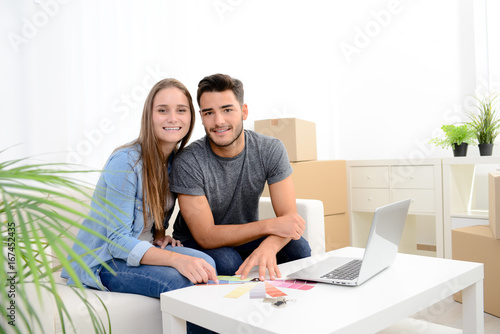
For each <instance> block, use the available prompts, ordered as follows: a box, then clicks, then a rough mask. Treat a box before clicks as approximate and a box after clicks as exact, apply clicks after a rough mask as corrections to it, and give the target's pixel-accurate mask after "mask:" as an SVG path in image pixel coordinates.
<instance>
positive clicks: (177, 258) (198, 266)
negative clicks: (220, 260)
mask: <svg viewBox="0 0 500 334" xmlns="http://www.w3.org/2000/svg"><path fill="white" fill-rule="evenodd" d="M168 256H171V263H172V264H171V266H172V267H174V268H175V269H177V271H179V272H180V273H181V274H182V275H183V276H185V277H186V278H187V279H189V280H190V281H191V282H192V283H193V284H197V283H207V282H208V280H212V281H214V282H215V283H219V280H218V279H217V273H216V272H215V269H214V267H212V266H211V265H210V264H209V263H208V262H207V261H205V260H204V259H201V258H198V257H194V256H189V255H184V254H179V253H174V252H172V254H170V255H168Z"/></svg>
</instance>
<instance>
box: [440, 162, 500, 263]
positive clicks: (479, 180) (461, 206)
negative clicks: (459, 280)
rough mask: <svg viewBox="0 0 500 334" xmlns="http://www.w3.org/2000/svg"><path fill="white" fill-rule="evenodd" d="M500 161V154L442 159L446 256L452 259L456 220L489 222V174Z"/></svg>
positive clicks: (475, 223) (473, 223)
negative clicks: (452, 237)
mask: <svg viewBox="0 0 500 334" xmlns="http://www.w3.org/2000/svg"><path fill="white" fill-rule="evenodd" d="M499 164H500V157H498V156H490V157H480V156H479V157H455V158H446V159H443V160H442V169H443V228H444V245H445V249H444V257H445V258H452V250H451V249H452V243H451V230H452V229H453V228H454V226H453V220H460V221H461V222H462V225H464V224H465V225H478V224H483V225H485V224H488V173H489V172H492V171H495V170H496V169H497V168H498V167H499ZM464 221H470V224H467V223H464Z"/></svg>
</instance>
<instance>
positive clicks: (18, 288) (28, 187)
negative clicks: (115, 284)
mask: <svg viewBox="0 0 500 334" xmlns="http://www.w3.org/2000/svg"><path fill="white" fill-rule="evenodd" d="M0 153H3V151H0ZM61 168H68V166H64V165H61V164H30V163H28V162H27V160H26V159H19V160H9V161H3V162H0V240H1V241H2V246H3V249H2V255H3V256H2V257H0V282H1V284H2V288H1V289H0V290H1V291H0V300H1V301H2V305H6V307H2V308H1V310H0V332H1V333H6V332H15V333H21V331H22V330H21V329H19V328H23V327H25V328H27V329H25V330H26V331H27V332H28V331H29V332H30V333H40V332H43V330H41V329H39V328H38V326H39V324H40V318H39V317H40V315H39V314H37V312H36V311H35V309H34V308H33V307H32V305H33V302H34V301H36V299H37V298H39V299H41V298H42V297H41V295H42V292H43V293H44V294H45V295H46V292H47V293H48V295H49V296H51V297H52V298H53V299H54V300H55V301H56V305H57V310H58V314H59V317H60V319H61V325H62V327H63V328H64V327H66V328H67V327H71V326H72V325H73V323H72V321H71V317H70V312H68V310H67V309H66V307H65V306H64V305H63V304H62V303H61V302H60V298H59V297H58V283H57V282H56V281H55V279H54V275H53V274H54V272H56V271H58V270H59V269H61V268H66V269H67V270H69V272H70V273H74V272H73V269H72V268H71V265H70V262H69V261H68V260H67V259H66V255H67V254H68V253H69V254H71V255H72V256H73V257H75V256H76V257H77V258H78V256H77V254H75V253H74V252H73V251H72V250H71V249H69V248H68V246H67V245H66V243H65V242H64V241H63V239H66V240H71V241H72V242H78V243H80V242H79V241H77V239H76V237H75V236H74V235H73V234H72V233H70V232H69V231H68V225H72V226H73V227H75V228H77V229H85V230H86V231H89V232H90V233H93V234H96V235H98V234H97V233H96V232H94V231H91V230H89V229H88V228H86V227H85V226H83V225H82V224H81V223H80V222H79V221H75V219H74V216H79V217H81V218H89V216H88V212H89V211H90V210H92V209H91V207H90V206H89V205H85V204H84V203H82V201H81V200H78V199H77V198H75V197H72V196H69V195H68V193H71V192H73V193H75V192H77V193H79V194H81V195H82V196H84V197H87V198H89V196H90V195H89V191H88V189H86V186H85V185H84V184H83V183H82V182H79V181H77V180H76V179H74V178H72V177H71V176H70V175H72V174H73V175H74V173H75V172H74V171H70V170H61ZM70 173H72V174H70ZM79 173H80V172H79ZM65 201H66V203H72V202H73V203H77V204H78V205H77V206H78V207H84V208H82V209H81V210H80V211H85V212H79V211H78V210H76V209H74V208H71V207H70V206H68V205H67V204H66V205H65V204H63V203H64V202H65ZM68 201H69V202H68ZM66 214H67V215H66ZM69 217H71V218H69ZM72 218H73V219H72ZM90 219H92V218H90ZM82 220H83V219H82ZM99 237H101V238H104V239H105V240H107V241H109V240H108V239H107V238H106V237H104V236H101V235H99ZM66 242H67V241H66ZM49 247H50V249H51V250H52V251H51V253H52V254H54V257H55V258H51V257H50V256H49V255H47V253H48V252H47V250H48V249H49ZM87 251H88V252H89V253H93V250H90V249H88V248H87ZM96 258H97V256H96ZM77 261H78V260H77ZM55 263H60V265H55ZM102 264H103V265H105V266H106V267H107V268H109V267H108V266H107V265H106V264H105V263H102ZM81 265H82V266H85V264H84V263H83V262H81ZM86 270H88V271H89V272H90V269H89V268H88V267H87V268H86ZM73 278H74V279H75V280H76V286H74V287H72V288H73V289H75V291H77V293H75V295H77V296H79V297H80V299H81V300H82V302H83V304H84V305H85V306H86V308H87V310H88V312H89V316H90V317H91V318H92V323H93V326H94V332H96V333H106V332H107V331H108V330H109V328H107V326H106V325H105V324H104V322H103V320H102V319H101V318H100V317H99V316H98V315H97V313H95V312H94V310H93V309H92V306H91V305H90V304H89V303H88V302H87V300H86V299H85V296H86V295H85V293H83V291H84V287H83V285H82V284H81V282H80V281H79V280H78V277H77V276H76V275H73ZM33 290H34V293H33ZM37 296H38V297H37ZM45 302H48V301H45ZM35 303H36V302H35ZM20 306H22V307H20ZM9 307H10V308H12V309H13V310H14V311H15V312H16V313H15V320H16V321H15V323H14V321H13V315H12V313H13V312H12V311H13V310H10V309H9ZM104 320H105V319H104ZM107 320H108V323H109V318H108V319H107ZM68 324H70V325H71V326H68ZM73 329H74V328H73ZM66 330H67V329H66Z"/></svg>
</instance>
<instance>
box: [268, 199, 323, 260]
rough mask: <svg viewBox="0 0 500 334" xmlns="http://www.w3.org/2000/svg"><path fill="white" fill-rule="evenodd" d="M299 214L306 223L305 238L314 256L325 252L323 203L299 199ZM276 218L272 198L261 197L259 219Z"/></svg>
mask: <svg viewBox="0 0 500 334" xmlns="http://www.w3.org/2000/svg"><path fill="white" fill-rule="evenodd" d="M297 213H298V214H299V215H300V216H301V217H302V218H304V220H305V221H306V229H305V231H304V235H303V237H304V238H305V239H306V240H307V241H309V245H310V246H311V251H312V255H315V254H321V253H324V252H325V217H324V214H325V211H324V208H323V202H321V201H320V200H316V199H301V198H298V199H297ZM274 217H276V215H275V213H274V209H273V205H272V203H271V198H270V197H261V198H260V202H259V219H260V220H262V219H268V218H274Z"/></svg>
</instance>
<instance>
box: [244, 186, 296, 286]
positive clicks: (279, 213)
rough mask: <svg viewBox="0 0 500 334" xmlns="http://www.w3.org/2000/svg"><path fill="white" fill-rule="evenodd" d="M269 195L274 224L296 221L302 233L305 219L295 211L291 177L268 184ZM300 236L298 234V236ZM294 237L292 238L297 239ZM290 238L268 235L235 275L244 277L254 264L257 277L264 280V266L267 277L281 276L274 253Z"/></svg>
mask: <svg viewBox="0 0 500 334" xmlns="http://www.w3.org/2000/svg"><path fill="white" fill-rule="evenodd" d="M269 193H270V195H271V203H272V205H273V209H274V212H275V214H276V218H274V219H271V220H272V221H273V223H274V224H276V225H281V224H289V223H290V222H292V221H293V222H295V221H298V222H300V224H301V226H302V233H303V232H304V228H305V221H304V219H303V218H302V217H300V216H299V214H298V213H297V204H296V199H295V188H294V187H293V182H292V177H291V176H289V177H287V178H286V179H284V180H282V181H280V182H276V183H273V184H271V185H270V186H269ZM302 233H300V235H302ZM299 238H300V236H299ZM299 238H294V239H299ZM288 242H290V238H288V237H286V236H278V235H270V236H268V237H267V238H266V239H265V240H264V241H263V242H262V243H261V244H260V246H259V247H257V249H255V251H253V252H252V254H250V256H248V257H247V258H246V260H245V261H244V262H243V264H242V265H241V266H240V268H239V269H238V270H237V271H236V274H237V275H240V274H241V278H242V279H243V278H245V277H246V276H247V275H248V273H249V272H250V270H252V268H253V267H254V266H256V265H258V266H259V279H260V280H264V279H265V274H266V268H267V270H268V272H269V277H270V278H271V279H275V277H276V276H277V277H281V273H280V271H279V269H278V264H277V262H276V254H277V253H278V252H279V251H280V250H281V249H282V248H283V247H284V246H285V245H286V244H287V243H288Z"/></svg>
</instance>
